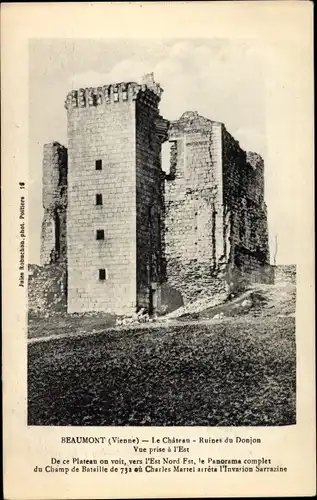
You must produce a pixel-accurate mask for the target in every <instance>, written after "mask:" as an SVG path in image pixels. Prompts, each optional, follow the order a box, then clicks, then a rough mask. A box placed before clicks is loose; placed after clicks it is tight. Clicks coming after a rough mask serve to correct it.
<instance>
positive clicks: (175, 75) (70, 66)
mask: <svg viewBox="0 0 317 500" xmlns="http://www.w3.org/2000/svg"><path fill="white" fill-rule="evenodd" d="M260 54H261V52H260V51H259V50H258V47H257V45H256V44H255V43H251V42H250V41H244V40H239V41H237V40H236V41H233V40H227V39H212V38H211V39H208V40H205V39H199V40H192V39H191V40H175V39H173V40H140V41H137V40H125V41H124V42H123V41H122V40H120V41H118V40H109V39H108V40H101V39H98V40H87V39H85V40H80V39H79V40H70V39H67V40H61V39H51V40H49V39H45V40H31V41H30V45H29V71H30V75H29V76H30V78H29V120H30V122H29V123H30V126H29V153H30V155H29V261H30V263H39V262H40V233H41V223H42V217H43V208H42V154H43V145H44V144H45V143H48V142H51V141H58V142H60V143H61V144H63V145H65V146H67V130H66V125H67V123H66V110H65V108H64V101H65V97H66V95H67V93H68V92H69V91H70V90H71V89H77V88H80V87H90V86H99V85H106V84H110V83H117V82H122V81H137V82H139V81H141V78H142V75H143V74H144V73H147V72H154V77H155V81H156V82H158V83H160V84H161V86H162V87H163V89H164V93H163V95H162V100H161V104H160V112H161V114H162V115H163V116H164V118H166V119H169V120H174V119H178V118H179V117H180V116H181V115H182V114H183V113H184V112H185V111H198V113H200V114H201V115H203V116H205V117H207V118H209V119H211V120H215V121H220V122H223V123H224V124H225V126H226V128H227V130H228V131H229V132H230V133H231V134H232V135H233V136H234V137H235V139H237V140H238V141H239V142H240V145H241V147H242V148H243V149H246V150H250V151H256V152H257V153H259V154H261V155H262V157H263V158H264V161H265V174H266V187H265V189H266V201H267V204H268V217H269V234H270V250H271V254H272V256H273V255H274V253H275V241H276V239H277V241H278V242H279V246H278V253H277V263H293V256H292V255H291V253H290V251H289V245H288V241H289V240H288V238H289V236H288V235H287V234H288V232H289V229H290V228H291V227H292V214H291V213H288V211H287V209H286V208H285V207H283V206H277V204H276V203H270V201H271V200H273V199H275V198H276V194H277V193H278V192H279V188H280V189H281V190H282V193H281V194H282V195H283V196H284V197H285V196H286V198H287V195H288V194H291V193H283V182H282V179H281V178H280V179H279V177H278V176H277V175H276V172H274V171H273V168H271V167H270V165H269V164H268V163H267V161H266V158H267V148H266V113H265V111H266V109H265V98H266V95H265V92H266V85H265V66H264V62H263V60H262V59H261V57H260ZM272 207H274V208H272ZM280 243H281V244H280Z"/></svg>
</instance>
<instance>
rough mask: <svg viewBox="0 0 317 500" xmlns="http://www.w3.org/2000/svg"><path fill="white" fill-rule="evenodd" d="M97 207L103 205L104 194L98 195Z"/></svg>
mask: <svg viewBox="0 0 317 500" xmlns="http://www.w3.org/2000/svg"><path fill="white" fill-rule="evenodd" d="M96 205H102V194H96Z"/></svg>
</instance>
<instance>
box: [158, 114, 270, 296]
mask: <svg viewBox="0 0 317 500" xmlns="http://www.w3.org/2000/svg"><path fill="white" fill-rule="evenodd" d="M169 142H170V172H169V174H168V175H167V178H166V180H167V183H166V231H167V232H166V261H167V276H168V284H169V285H170V286H171V287H172V288H174V289H176V290H178V291H179V292H180V293H181V294H182V296H183V297H184V299H185V300H191V299H193V298H195V297H197V296H199V293H200V292H201V291H202V290H209V292H210V291H211V292H215V293H217V292H222V291H228V289H229V283H230V281H231V280H232V279H235V276H236V277H237V276H239V279H241V274H243V276H244V278H247V279H249V280H251V281H256V280H257V281H265V280H266V276H264V275H263V273H264V269H265V265H266V264H267V263H268V262H269V251H268V232H267V215H266V205H265V202H264V173H263V172H264V165H263V160H262V158H261V157H260V156H259V155H257V154H255V153H246V152H245V151H243V150H242V149H241V148H240V146H239V143H238V142H237V141H235V140H234V139H233V137H232V136H231V135H230V134H229V133H228V132H227V131H226V129H225V126H224V125H223V124H222V123H220V122H215V121H212V120H209V119H207V118H204V117H202V116H200V115H199V114H198V113H197V112H192V111H188V112H186V113H184V114H183V115H182V116H181V118H180V119H179V120H175V121H173V122H171V124H170V129H169Z"/></svg>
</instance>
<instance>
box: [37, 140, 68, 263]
mask: <svg viewBox="0 0 317 500" xmlns="http://www.w3.org/2000/svg"><path fill="white" fill-rule="evenodd" d="M42 199H43V207H44V217H43V222H42V233H41V265H46V264H51V263H54V262H62V261H66V259H67V237H66V234H67V232H66V210H67V149H66V148H65V147H64V146H61V144H59V143H58V142H52V143H50V144H45V145H44V154H43V192H42Z"/></svg>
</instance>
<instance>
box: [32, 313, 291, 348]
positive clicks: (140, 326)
mask: <svg viewBox="0 0 317 500" xmlns="http://www.w3.org/2000/svg"><path fill="white" fill-rule="evenodd" d="M276 316H284V315H276ZM276 316H274V317H275V318H276ZM267 319H268V320H269V317H268V318H267ZM233 321H234V323H239V322H246V321H248V322H249V323H252V322H257V321H259V318H258V317H254V316H248V315H244V316H240V317H237V316H236V317H234V318H233V317H230V316H228V317H223V318H219V319H213V318H208V319H200V320H188V321H180V320H176V319H171V320H167V321H155V322H151V323H136V324H131V325H125V326H113V327H104V328H98V329H96V328H94V329H93V330H92V331H91V332H87V331H77V332H75V333H73V334H69V333H58V334H54V335H46V336H43V337H33V338H30V339H28V344H37V343H39V342H50V341H52V340H59V339H65V338H69V339H70V338H72V339H77V338H84V337H91V336H92V335H101V334H104V333H106V332H124V331H131V330H153V329H159V328H169V327H175V326H188V325H216V324H219V323H232V322H233Z"/></svg>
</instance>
